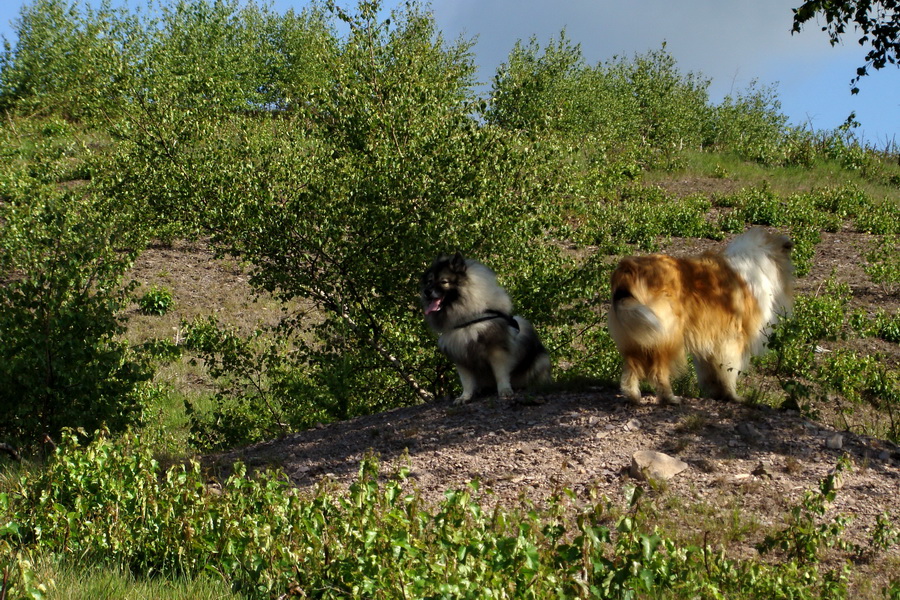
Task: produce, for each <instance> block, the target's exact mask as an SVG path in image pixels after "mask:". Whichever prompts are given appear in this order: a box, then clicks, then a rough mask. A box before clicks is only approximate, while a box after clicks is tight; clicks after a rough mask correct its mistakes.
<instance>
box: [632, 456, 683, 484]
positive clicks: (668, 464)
mask: <svg viewBox="0 0 900 600" xmlns="http://www.w3.org/2000/svg"><path fill="white" fill-rule="evenodd" d="M687 468H688V464H687V463H686V462H684V461H682V460H679V459H677V458H675V457H673V456H669V455H668V454H663V453H662V452H654V451H652V450H639V451H637V452H635V453H634V455H633V456H632V457H631V476H632V477H634V478H635V479H644V480H647V479H654V480H657V481H668V480H669V479H671V478H672V477H675V476H676V475H678V474H679V473H681V472H682V471H684V470H685V469H687Z"/></svg>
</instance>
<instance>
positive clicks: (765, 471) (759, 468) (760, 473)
mask: <svg viewBox="0 0 900 600" xmlns="http://www.w3.org/2000/svg"><path fill="white" fill-rule="evenodd" d="M751 473H752V474H753V475H756V476H757V477H765V478H766V479H772V471H771V469H769V465H767V464H766V463H763V462H761V463H759V464H758V465H756V468H755V469H753V470H752V471H751Z"/></svg>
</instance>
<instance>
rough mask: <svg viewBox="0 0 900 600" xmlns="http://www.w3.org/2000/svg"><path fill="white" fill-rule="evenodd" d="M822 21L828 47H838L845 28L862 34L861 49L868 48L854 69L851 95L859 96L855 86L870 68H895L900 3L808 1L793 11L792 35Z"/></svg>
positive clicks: (898, 51)
mask: <svg viewBox="0 0 900 600" xmlns="http://www.w3.org/2000/svg"><path fill="white" fill-rule="evenodd" d="M818 15H822V16H823V17H825V25H824V26H823V27H822V31H825V32H827V33H828V36H829V37H830V38H831V45H832V46H833V45H835V44H838V43H840V41H841V39H842V38H843V36H844V34H845V33H846V32H847V27H848V26H851V27H853V29H856V30H859V31H861V32H862V37H860V38H859V40H858V41H859V44H860V45H861V46H868V47H869V51H868V52H867V53H866V57H865V63H864V64H863V65H862V66H861V67H859V68H857V69H856V77H854V78H853V79H852V80H851V84H852V85H853V89H852V93H854V94H856V93H857V92H859V88H858V87H857V85H856V84H857V83H859V80H860V79H861V78H862V77H865V76H866V75H868V73H869V67H870V66H871V67H873V68H875V69H882V68H884V67H885V66H886V65H887V64H892V65H896V64H898V63H897V59H898V57H900V0H807V1H806V2H804V3H803V4H801V5H800V7H799V8H795V9H794V27H793V31H796V32H799V31H800V30H801V29H802V27H803V25H804V24H806V23H807V22H808V21H809V20H811V19H813V18H814V17H816V16H818Z"/></svg>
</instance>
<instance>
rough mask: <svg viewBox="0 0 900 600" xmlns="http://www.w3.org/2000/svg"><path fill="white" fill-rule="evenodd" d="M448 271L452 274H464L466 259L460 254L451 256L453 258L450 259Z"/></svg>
mask: <svg viewBox="0 0 900 600" xmlns="http://www.w3.org/2000/svg"><path fill="white" fill-rule="evenodd" d="M450 270H451V271H453V272H454V273H465V272H466V259H465V257H463V255H462V253H461V252H457V253H456V254H454V255H453V258H451V259H450Z"/></svg>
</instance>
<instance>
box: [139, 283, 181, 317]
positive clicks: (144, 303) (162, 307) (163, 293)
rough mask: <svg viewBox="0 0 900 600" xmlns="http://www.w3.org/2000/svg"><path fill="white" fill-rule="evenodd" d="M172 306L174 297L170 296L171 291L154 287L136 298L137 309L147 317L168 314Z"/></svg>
mask: <svg viewBox="0 0 900 600" xmlns="http://www.w3.org/2000/svg"><path fill="white" fill-rule="evenodd" d="M174 305H175V297H174V296H173V295H172V290H170V289H168V288H164V287H159V286H155V285H154V286H151V287H150V289H149V290H147V291H146V292H145V293H144V294H143V295H142V296H141V297H140V298H138V307H140V309H141V312H143V313H145V314H148V315H157V316H162V315H164V314H166V313H167V312H169V311H170V310H171V309H172V307H173V306H174Z"/></svg>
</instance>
